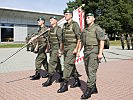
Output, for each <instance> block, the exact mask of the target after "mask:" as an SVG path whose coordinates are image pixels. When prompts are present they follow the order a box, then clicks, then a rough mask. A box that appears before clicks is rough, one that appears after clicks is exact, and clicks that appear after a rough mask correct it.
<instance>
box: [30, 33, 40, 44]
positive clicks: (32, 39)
mask: <svg viewBox="0 0 133 100" xmlns="http://www.w3.org/2000/svg"><path fill="white" fill-rule="evenodd" d="M37 37H38V35H36V36H34V37H32V38H31V39H30V40H29V42H28V43H31V42H33V41H34V40H35V39H37Z"/></svg>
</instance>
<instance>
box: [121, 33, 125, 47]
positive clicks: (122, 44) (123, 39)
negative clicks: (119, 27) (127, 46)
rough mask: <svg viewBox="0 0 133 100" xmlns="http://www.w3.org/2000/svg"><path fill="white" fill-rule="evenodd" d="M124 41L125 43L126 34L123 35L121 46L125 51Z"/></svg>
mask: <svg viewBox="0 0 133 100" xmlns="http://www.w3.org/2000/svg"><path fill="white" fill-rule="evenodd" d="M124 41H125V37H124V34H121V46H122V49H123V50H124Z"/></svg>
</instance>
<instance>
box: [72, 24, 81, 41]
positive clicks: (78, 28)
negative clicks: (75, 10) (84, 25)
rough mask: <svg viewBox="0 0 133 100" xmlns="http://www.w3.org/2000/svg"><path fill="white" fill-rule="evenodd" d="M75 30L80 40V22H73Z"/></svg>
mask: <svg viewBox="0 0 133 100" xmlns="http://www.w3.org/2000/svg"><path fill="white" fill-rule="evenodd" d="M73 31H74V33H75V34H76V37H77V39H78V40H80V36H81V31H80V27H79V25H78V23H73Z"/></svg>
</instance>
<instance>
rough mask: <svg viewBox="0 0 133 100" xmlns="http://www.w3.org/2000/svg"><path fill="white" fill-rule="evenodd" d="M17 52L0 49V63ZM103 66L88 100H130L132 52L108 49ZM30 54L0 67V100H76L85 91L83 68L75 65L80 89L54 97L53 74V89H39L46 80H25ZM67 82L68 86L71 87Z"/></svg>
mask: <svg viewBox="0 0 133 100" xmlns="http://www.w3.org/2000/svg"><path fill="white" fill-rule="evenodd" d="M16 50H17V49H0V53H1V54H0V62H1V61H3V60H4V59H5V58H6V57H7V56H9V55H10V54H12V53H13V52H15V51H16ZM104 54H105V56H106V57H107V61H108V62H107V63H105V62H103V61H102V63H101V64H100V67H99V69H98V73H97V86H98V91H99V93H98V94H94V95H92V97H91V98H90V99H89V100H132V99H133V59H132V58H133V51H132V50H121V48H120V47H111V48H110V50H105V51H104ZM35 56H36V55H34V54H33V53H30V52H26V51H25V49H24V50H22V51H21V52H19V53H18V54H16V55H15V56H14V57H13V58H12V59H10V60H8V61H7V62H5V63H3V64H1V65H0V80H1V82H0V100H80V96H81V95H82V93H83V92H84V91H85V88H86V83H85V82H86V74H85V70H84V65H83V64H79V65H78V66H77V69H78V71H79V73H80V74H81V75H82V76H81V77H80V80H81V84H82V86H81V87H80V88H75V89H71V88H69V91H67V92H65V93H62V94H58V93H57V90H58V89H59V87H60V84H59V83H56V81H54V80H57V79H58V75H57V74H55V78H54V80H53V81H54V82H53V85H52V86H50V87H42V85H41V84H42V83H43V82H44V81H46V79H44V78H41V79H40V80H36V81H31V80H29V78H28V77H29V76H30V75H32V74H34V59H35ZM72 81H73V80H71V81H70V82H69V86H70V85H71V84H72Z"/></svg>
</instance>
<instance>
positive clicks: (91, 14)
mask: <svg viewBox="0 0 133 100" xmlns="http://www.w3.org/2000/svg"><path fill="white" fill-rule="evenodd" d="M86 16H93V17H94V14H93V13H88V14H87V15H86Z"/></svg>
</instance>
